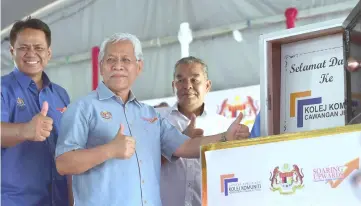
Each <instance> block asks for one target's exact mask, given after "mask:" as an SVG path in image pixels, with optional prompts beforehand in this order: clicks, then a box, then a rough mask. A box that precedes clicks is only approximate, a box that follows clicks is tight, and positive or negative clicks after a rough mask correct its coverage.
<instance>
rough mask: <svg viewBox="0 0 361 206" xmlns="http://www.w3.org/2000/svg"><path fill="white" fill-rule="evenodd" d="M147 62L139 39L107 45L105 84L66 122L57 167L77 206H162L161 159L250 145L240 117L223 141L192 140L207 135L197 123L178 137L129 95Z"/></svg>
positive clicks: (103, 51)
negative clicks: (223, 144)
mask: <svg viewBox="0 0 361 206" xmlns="http://www.w3.org/2000/svg"><path fill="white" fill-rule="evenodd" d="M142 59H143V57H142V49H141V45H140V41H139V40H138V39H137V38H136V37H135V36H133V35H131V34H123V33H122V34H115V35H113V36H111V37H110V38H108V39H106V40H105V41H104V42H103V43H102V45H101V47H100V53H99V60H100V62H99V65H100V73H101V75H102V76H103V82H102V83H100V84H99V86H98V88H97V89H96V91H93V92H91V93H90V94H89V95H88V96H86V97H83V98H81V99H80V100H78V101H76V102H74V103H72V104H70V105H69V107H68V109H67V111H66V112H65V113H64V115H63V118H62V122H61V123H62V124H61V129H60V132H59V139H58V142H57V146H56V166H57V169H58V171H59V173H60V174H63V175H65V174H67V175H73V195H74V202H75V204H76V206H93V205H94V206H100V205H104V206H117V205H122V206H145V205H152V206H161V205H162V203H161V200H160V194H159V179H160V163H161V161H160V158H159V157H160V155H161V154H162V155H163V156H165V157H166V158H167V159H168V160H170V161H172V160H175V159H177V157H185V158H196V157H199V155H200V152H199V148H200V146H201V145H203V144H209V143H213V142H217V141H227V140H235V139H245V138H248V137H249V129H248V127H247V126H245V125H242V124H240V121H241V120H242V115H240V116H239V117H237V119H236V120H235V121H234V122H233V123H232V124H231V126H230V127H229V128H228V130H227V132H225V133H222V134H217V135H213V136H207V137H198V138H189V137H197V136H201V135H202V130H200V129H197V128H195V122H194V121H192V122H191V123H190V124H189V126H188V127H187V129H186V130H185V131H184V134H182V133H181V132H179V131H178V130H177V129H176V128H175V127H173V126H172V125H171V124H170V123H169V122H168V121H167V120H165V119H163V118H161V117H160V115H159V114H158V113H157V112H156V111H155V110H154V108H153V107H151V106H148V105H145V104H142V103H140V102H139V101H138V100H137V99H136V97H135V96H134V94H133V93H132V92H131V85H132V84H133V82H134V80H135V79H136V78H137V76H138V75H139V74H140V73H141V71H142V68H143V60H142Z"/></svg>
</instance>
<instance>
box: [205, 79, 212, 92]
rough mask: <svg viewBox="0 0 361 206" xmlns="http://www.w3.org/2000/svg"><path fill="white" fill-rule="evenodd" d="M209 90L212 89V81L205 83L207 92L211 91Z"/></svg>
mask: <svg viewBox="0 0 361 206" xmlns="http://www.w3.org/2000/svg"><path fill="white" fill-rule="evenodd" d="M211 88H212V81H211V80H207V82H206V89H207V92H210V91H211Z"/></svg>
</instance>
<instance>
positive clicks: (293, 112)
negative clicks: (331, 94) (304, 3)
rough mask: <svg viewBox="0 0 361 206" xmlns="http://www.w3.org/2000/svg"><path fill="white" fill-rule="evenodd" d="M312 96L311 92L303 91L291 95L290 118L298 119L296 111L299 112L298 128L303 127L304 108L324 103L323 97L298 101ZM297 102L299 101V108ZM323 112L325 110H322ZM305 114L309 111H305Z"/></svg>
mask: <svg viewBox="0 0 361 206" xmlns="http://www.w3.org/2000/svg"><path fill="white" fill-rule="evenodd" d="M310 96H311V90H308V91H303V92H294V93H291V94H290V117H291V118H292V117H296V111H297V127H298V128H299V127H303V118H304V114H303V110H304V107H306V106H310V105H318V104H321V103H322V97H316V98H307V99H298V98H303V97H310ZM297 99H298V100H297ZM296 100H297V108H296ZM307 108H308V107H307ZM321 110H323V108H321ZM314 112H315V111H314ZM305 113H308V111H305Z"/></svg>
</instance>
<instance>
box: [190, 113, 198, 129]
mask: <svg viewBox="0 0 361 206" xmlns="http://www.w3.org/2000/svg"><path fill="white" fill-rule="evenodd" d="M188 127H191V128H195V127H196V115H195V114H192V116H191V122H190V123H189V125H188Z"/></svg>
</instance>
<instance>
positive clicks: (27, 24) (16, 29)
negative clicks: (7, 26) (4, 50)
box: [10, 16, 51, 47]
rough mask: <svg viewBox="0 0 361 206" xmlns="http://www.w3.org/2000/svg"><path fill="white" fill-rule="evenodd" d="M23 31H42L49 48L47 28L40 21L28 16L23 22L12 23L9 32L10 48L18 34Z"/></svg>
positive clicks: (49, 34)
mask: <svg viewBox="0 0 361 206" xmlns="http://www.w3.org/2000/svg"><path fill="white" fill-rule="evenodd" d="M24 29H37V30H41V31H43V32H44V34H45V37H46V42H47V43H48V47H50V45H51V31H50V28H49V26H48V25H47V24H46V23H44V22H43V21H41V20H40V19H35V18H34V19H33V18H31V17H30V16H29V17H28V18H27V19H25V20H22V21H17V22H15V23H14V25H13V27H12V28H11V31H10V44H11V46H14V44H15V41H16V38H17V36H18V34H19V33H20V32H21V31H23V30H24Z"/></svg>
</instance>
